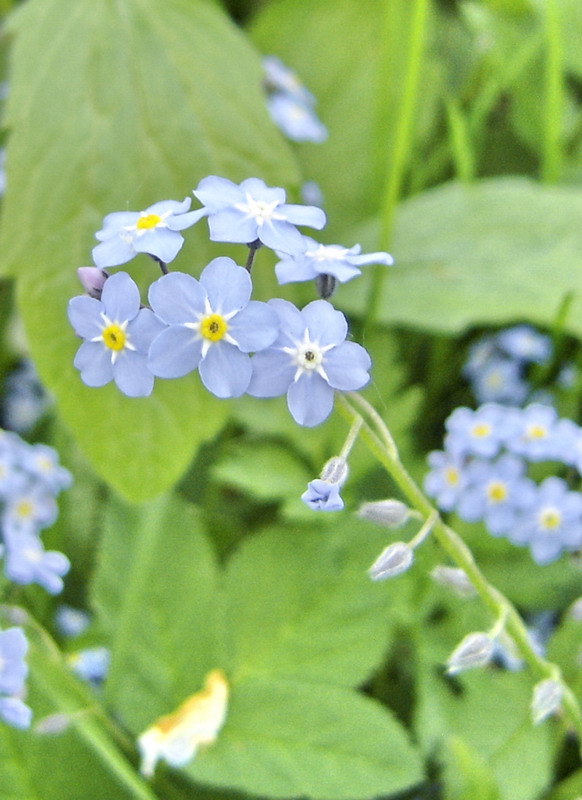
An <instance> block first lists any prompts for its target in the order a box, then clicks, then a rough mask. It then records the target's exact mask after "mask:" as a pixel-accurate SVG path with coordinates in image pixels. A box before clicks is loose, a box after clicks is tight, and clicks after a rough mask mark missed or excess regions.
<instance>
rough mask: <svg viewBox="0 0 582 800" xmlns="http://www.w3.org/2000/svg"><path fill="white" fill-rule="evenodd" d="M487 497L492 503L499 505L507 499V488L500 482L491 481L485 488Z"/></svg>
mask: <svg viewBox="0 0 582 800" xmlns="http://www.w3.org/2000/svg"><path fill="white" fill-rule="evenodd" d="M487 497H488V498H489V500H490V501H491V502H492V503H501V502H502V501H503V500H505V498H506V497H507V486H506V485H505V484H504V483H501V481H492V482H491V483H490V484H489V486H488V487H487Z"/></svg>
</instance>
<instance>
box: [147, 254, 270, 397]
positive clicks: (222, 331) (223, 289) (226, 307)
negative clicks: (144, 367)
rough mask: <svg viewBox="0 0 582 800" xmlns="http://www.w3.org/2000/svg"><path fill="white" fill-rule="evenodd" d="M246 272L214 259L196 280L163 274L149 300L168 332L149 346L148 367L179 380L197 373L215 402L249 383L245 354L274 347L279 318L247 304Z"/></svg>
mask: <svg viewBox="0 0 582 800" xmlns="http://www.w3.org/2000/svg"><path fill="white" fill-rule="evenodd" d="M251 290H252V284H251V278H250V275H249V273H248V272H247V271H246V270H245V269H243V267H239V266H238V265H237V264H235V262H234V261H233V260H232V259H230V258H215V259H214V260H213V261H211V262H210V264H208V266H207V267H206V268H205V269H204V270H203V271H202V274H201V275H200V281H197V280H196V279H195V278H193V277H191V276H190V275H185V274H184V273H182V272H173V273H171V274H169V275H163V276H162V277H161V278H159V279H158V280H157V281H155V283H153V284H152V285H151V287H150V291H149V300H150V304H151V306H152V308H153V309H154V311H155V312H156V314H157V315H158V316H159V317H160V318H161V319H163V320H164V322H166V323H167V324H168V325H169V327H168V328H166V329H165V330H163V331H162V332H161V333H160V334H159V335H158V336H157V337H156V339H155V340H154V341H153V343H152V345H151V348H150V353H149V360H148V364H149V368H150V370H151V371H152V372H153V374H154V375H157V376H158V377H160V378H179V377H181V376H182V375H186V374H187V373H188V372H191V371H192V370H195V369H196V368H198V371H199V373H200V378H201V380H202V383H203V384H204V385H205V386H206V388H207V389H208V390H209V391H210V392H212V393H213V394H215V395H216V396H217V397H239V396H240V395H241V394H243V392H245V390H246V388H247V386H248V384H249V381H250V379H251V373H252V367H251V361H250V357H249V355H248V354H249V353H254V352H256V351H257V350H262V349H263V348H265V347H268V346H269V345H270V344H272V343H273V342H274V341H275V339H276V338H277V334H278V317H277V314H276V313H275V312H274V311H273V309H271V308H269V306H268V305H267V304H266V303H261V302H258V301H256V300H250V301H249V299H250V296H251Z"/></svg>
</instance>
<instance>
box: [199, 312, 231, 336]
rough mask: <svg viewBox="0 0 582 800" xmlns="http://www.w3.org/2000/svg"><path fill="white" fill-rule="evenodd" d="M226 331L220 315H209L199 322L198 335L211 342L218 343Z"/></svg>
mask: <svg viewBox="0 0 582 800" xmlns="http://www.w3.org/2000/svg"><path fill="white" fill-rule="evenodd" d="M227 330H228V325H227V324H226V320H225V319H224V317H222V316H221V315H220V314H209V315H208V316H207V317H204V319H203V320H202V321H201V322H200V333H201V334H202V336H203V337H204V338H205V339H209V340H210V341H211V342H219V341H220V340H221V339H222V338H223V337H224V334H225V333H226V332H227Z"/></svg>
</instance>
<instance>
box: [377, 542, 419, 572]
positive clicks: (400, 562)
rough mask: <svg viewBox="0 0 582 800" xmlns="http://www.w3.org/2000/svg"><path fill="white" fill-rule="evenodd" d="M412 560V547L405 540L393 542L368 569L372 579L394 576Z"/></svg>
mask: <svg viewBox="0 0 582 800" xmlns="http://www.w3.org/2000/svg"><path fill="white" fill-rule="evenodd" d="M413 561H414V553H413V551H412V548H411V547H410V546H409V545H407V544H406V542H394V543H393V544H390V545H388V547H387V548H386V549H385V550H383V551H382V552H381V553H380V555H379V556H378V558H377V559H376V561H374V563H373V564H372V566H371V567H370V569H369V570H368V575H369V576H370V578H371V579H372V580H373V581H383V580H384V579H385V578H394V577H395V576H396V575H400V574H401V573H402V572H406V570H407V569H408V568H409V567H410V566H411V564H412V562H413Z"/></svg>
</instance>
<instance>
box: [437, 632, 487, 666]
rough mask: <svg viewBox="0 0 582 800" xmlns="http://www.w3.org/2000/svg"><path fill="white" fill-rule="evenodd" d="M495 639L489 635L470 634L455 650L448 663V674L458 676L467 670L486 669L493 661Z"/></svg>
mask: <svg viewBox="0 0 582 800" xmlns="http://www.w3.org/2000/svg"><path fill="white" fill-rule="evenodd" d="M493 651H494V642H493V639H492V638H491V637H490V636H489V635H488V634H487V633H469V634H468V635H467V636H465V638H464V639H463V641H462V642H461V643H460V644H459V645H457V647H456V648H455V649H454V650H453V652H452V653H451V655H450V656H449V659H448V661H447V672H448V673H449V675H456V674H457V673H458V672H463V671H464V670H466V669H473V668H474V667H484V666H486V665H487V664H488V663H489V662H490V661H491V656H492V655H493Z"/></svg>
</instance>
